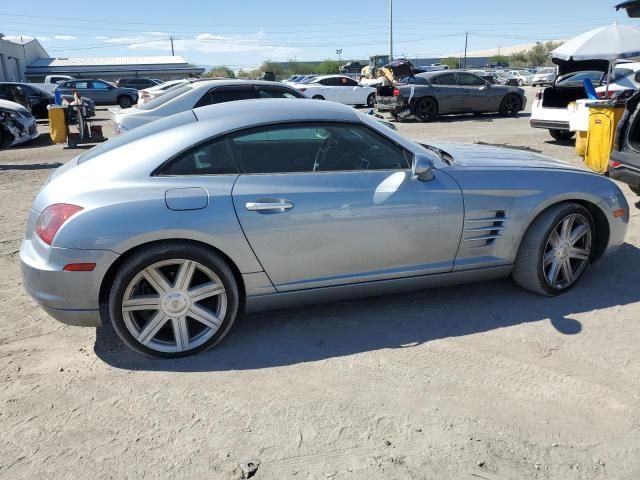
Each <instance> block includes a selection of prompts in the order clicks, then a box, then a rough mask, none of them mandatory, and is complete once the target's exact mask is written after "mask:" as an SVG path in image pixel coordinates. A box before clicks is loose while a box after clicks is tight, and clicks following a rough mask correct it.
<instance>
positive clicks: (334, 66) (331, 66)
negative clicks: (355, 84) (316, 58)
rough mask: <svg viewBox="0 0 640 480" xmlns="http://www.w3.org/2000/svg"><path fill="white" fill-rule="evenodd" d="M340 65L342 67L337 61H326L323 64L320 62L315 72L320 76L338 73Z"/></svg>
mask: <svg viewBox="0 0 640 480" xmlns="http://www.w3.org/2000/svg"><path fill="white" fill-rule="evenodd" d="M341 65H342V62H339V61H338V60H329V59H327V60H325V61H324V62H321V63H320V65H318V66H317V67H316V71H317V73H322V74H333V73H340V66H341Z"/></svg>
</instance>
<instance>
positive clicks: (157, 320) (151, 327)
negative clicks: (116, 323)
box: [138, 312, 169, 345]
mask: <svg viewBox="0 0 640 480" xmlns="http://www.w3.org/2000/svg"><path fill="white" fill-rule="evenodd" d="M168 319H169V318H168V317H167V316H166V315H165V314H164V313H162V312H158V313H157V314H156V315H155V316H154V317H153V318H152V319H151V320H149V323H147V325H146V326H145V327H144V328H143V329H142V331H141V332H140V334H139V335H138V341H139V342H140V343H142V344H143V345H147V344H148V343H149V342H150V341H151V340H153V337H155V336H156V333H158V330H160V329H161V328H162V327H163V326H164V324H165V323H167V320H168Z"/></svg>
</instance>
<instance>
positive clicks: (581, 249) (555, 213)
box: [513, 203, 596, 297]
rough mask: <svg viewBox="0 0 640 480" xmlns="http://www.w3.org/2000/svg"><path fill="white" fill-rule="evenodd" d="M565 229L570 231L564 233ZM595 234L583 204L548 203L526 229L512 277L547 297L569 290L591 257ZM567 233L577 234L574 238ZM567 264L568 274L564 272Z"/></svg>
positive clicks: (523, 285)
mask: <svg viewBox="0 0 640 480" xmlns="http://www.w3.org/2000/svg"><path fill="white" fill-rule="evenodd" d="M571 219H573V220H571ZM565 222H568V224H567V223H565ZM565 225H569V229H568V230H567V229H563V226H565ZM565 231H567V232H569V234H570V235H567V236H564V232H565ZM595 234H596V231H595V226H594V222H593V217H592V216H591V213H590V212H589V210H587V209H586V208H585V207H583V206H582V205H579V204H577V203H561V204H558V205H554V206H553V207H550V208H549V209H547V210H545V211H544V212H542V213H541V214H540V215H539V216H538V218H536V219H535V220H534V222H533V223H532V224H531V225H530V226H529V229H528V230H527V232H526V233H525V235H524V237H523V239H522V242H521V244H520V248H519V249H518V255H517V257H516V261H515V264H514V268H513V279H514V280H515V282H516V283H517V284H518V285H520V286H521V287H522V288H524V289H526V290H529V291H531V292H534V293H537V294H539V295H544V296H549V297H551V296H556V295H561V294H563V293H565V292H567V291H569V290H571V289H572V288H573V287H574V286H575V285H576V283H577V282H578V281H579V280H580V279H581V278H582V276H583V274H584V272H585V271H586V269H587V267H588V264H589V262H590V261H591V259H592V256H593V244H594V238H595ZM570 237H573V238H575V237H578V238H577V239H576V240H575V241H573V240H572V239H571V238H570ZM554 238H556V240H554ZM554 242H555V243H556V245H557V247H555V246H554ZM574 256H575V257H574ZM567 262H568V267H567ZM567 268H570V270H571V273H572V274H571V275H568V274H567ZM556 272H557V273H556ZM554 278H555V279H556V280H555V281H554Z"/></svg>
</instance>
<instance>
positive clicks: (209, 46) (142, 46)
mask: <svg viewBox="0 0 640 480" xmlns="http://www.w3.org/2000/svg"><path fill="white" fill-rule="evenodd" d="M159 37H164V38H159ZM169 37H170V34H169V33H166V32H143V34H141V35H136V36H127V37H105V36H97V37H94V38H95V39H96V40H99V41H101V42H104V43H108V44H113V45H128V48H129V49H130V50H159V51H163V52H170V51H171V41H170V39H169ZM173 47H174V50H175V51H176V52H199V53H209V54H216V53H217V54H228V53H236V54H241V53H253V54H258V55H261V56H263V57H264V58H273V59H279V58H282V59H286V58H290V57H292V56H293V55H294V54H295V53H297V52H298V48H296V47H289V46H283V45H273V44H271V43H270V42H269V40H268V39H266V38H265V35H264V33H262V32H257V33H255V34H250V35H219V34H214V33H201V34H198V35H196V36H195V37H192V38H175V39H174V41H173Z"/></svg>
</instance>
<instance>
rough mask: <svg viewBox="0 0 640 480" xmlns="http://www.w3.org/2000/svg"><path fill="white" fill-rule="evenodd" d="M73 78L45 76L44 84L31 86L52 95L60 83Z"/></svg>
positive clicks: (67, 76)
mask: <svg viewBox="0 0 640 480" xmlns="http://www.w3.org/2000/svg"><path fill="white" fill-rule="evenodd" d="M73 78H74V77H70V76H69V75H47V76H46V77H45V78H44V83H32V84H31V85H34V86H36V87H39V88H41V89H42V90H46V91H47V92H51V93H53V91H54V90H55V89H56V87H57V86H58V84H59V83H60V82H65V81H67V80H73Z"/></svg>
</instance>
